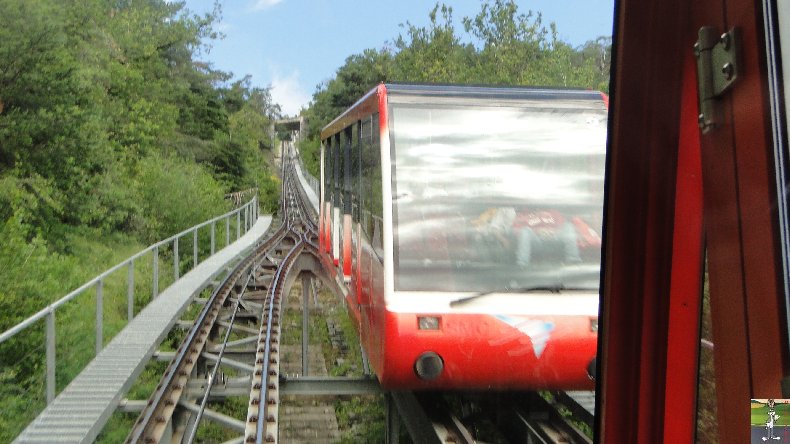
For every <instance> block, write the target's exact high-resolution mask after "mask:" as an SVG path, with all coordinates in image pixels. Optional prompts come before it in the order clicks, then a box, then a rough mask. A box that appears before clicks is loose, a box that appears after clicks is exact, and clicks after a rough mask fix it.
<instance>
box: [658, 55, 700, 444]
mask: <svg viewBox="0 0 790 444" xmlns="http://www.w3.org/2000/svg"><path fill="white" fill-rule="evenodd" d="M681 103H682V109H681V112H680V144H679V146H678V173H677V187H676V198H675V232H674V237H675V238H674V241H673V246H672V283H671V287H670V306H669V331H668V338H667V372H666V375H667V378H666V389H665V401H664V415H665V418H671V420H667V421H665V423H664V441H665V442H691V441H692V440H693V438H694V430H695V422H696V421H695V418H696V402H695V400H696V393H697V365H698V359H699V343H700V332H699V322H700V305H701V301H700V299H701V295H702V264H703V245H702V165H701V162H702V160H701V152H700V137H699V127H698V126H697V124H696V120H697V108H698V106H697V88H696V69H695V60H694V58H693V57H692V54H691V51H687V56H686V58H685V61H684V69H683V92H682V102H681Z"/></svg>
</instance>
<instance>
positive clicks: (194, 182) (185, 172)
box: [135, 154, 229, 243]
mask: <svg viewBox="0 0 790 444" xmlns="http://www.w3.org/2000/svg"><path fill="white" fill-rule="evenodd" d="M138 169H139V173H138V175H137V178H136V183H135V185H136V189H137V194H138V196H139V199H140V208H141V210H142V214H141V216H142V227H141V228H142V232H140V233H139V235H140V237H141V238H142V239H145V240H146V241H147V242H148V243H153V242H155V241H157V240H160V239H164V238H167V237H169V236H171V235H173V234H175V233H178V232H180V231H182V230H184V229H186V228H189V227H191V226H193V225H196V224H198V223H200V222H203V221H205V220H208V219H211V218H212V217H214V216H216V215H218V214H222V213H224V212H225V211H227V210H228V207H229V204H228V202H227V201H225V199H224V195H225V190H224V189H223V187H222V185H221V184H220V183H219V182H218V181H217V180H216V179H214V177H213V176H212V175H211V174H210V173H209V172H208V171H206V170H205V169H204V168H203V167H201V166H199V165H196V164H194V163H192V162H188V161H186V160H183V159H179V158H176V157H172V156H166V155H159V154H153V155H151V156H148V157H146V158H145V159H143V160H141V161H140V162H139V164H138Z"/></svg>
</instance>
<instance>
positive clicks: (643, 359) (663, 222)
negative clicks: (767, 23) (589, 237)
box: [596, 0, 788, 443]
mask: <svg viewBox="0 0 790 444" xmlns="http://www.w3.org/2000/svg"><path fill="white" fill-rule="evenodd" d="M615 10H616V14H615V16H616V19H615V58H614V63H613V83H612V97H611V100H612V107H611V119H610V142H609V143H610V146H609V162H608V175H609V176H608V178H607V203H606V240H605V246H604V263H605V268H604V280H603V287H602V289H603V290H602V304H601V306H602V314H601V318H602V327H601V335H600V356H601V357H602V359H601V373H600V374H601V378H600V380H599V387H598V403H599V405H598V413H599V414H598V416H597V421H598V427H597V428H596V437H597V438H598V439H600V440H601V441H603V442H610V443H621V442H665V441H666V442H669V441H672V442H675V441H676V440H681V442H682V441H691V440H692V439H693V436H694V435H693V431H694V429H693V427H694V422H693V420H692V421H689V420H688V419H689V418H688V415H689V412H691V413H692V414H693V411H694V410H693V407H694V405H695V399H696V375H695V372H696V368H695V367H690V366H689V365H690V362H691V363H693V362H694V360H695V358H694V359H691V360H689V359H686V360H685V361H682V360H681V361H679V360H678V356H681V357H682V356H686V357H688V354H692V355H693V356H696V353H697V347H698V344H699V342H698V341H699V337H698V333H697V334H696V335H695V337H693V338H689V335H690V334H691V333H690V331H689V328H688V327H689V326H688V324H687V323H688V320H689V319H690V318H693V317H695V316H698V311H697V310H698V305H697V307H696V308H692V307H690V306H688V304H693V303H694V302H695V300H696V301H697V304H698V303H699V302H698V301H699V292H698V291H695V290H693V287H694V286H693V285H691V284H693V280H689V279H688V278H689V276H685V280H684V277H683V276H681V275H680V274H678V272H679V271H680V270H686V271H688V270H689V267H694V266H696V267H699V264H700V263H701V260H702V257H701V249H695V248H694V246H693V245H692V246H691V247H689V245H688V244H686V243H684V242H681V241H680V240H681V239H683V238H684V236H688V238H690V239H692V240H693V239H700V238H701V236H700V234H701V233H700V232H699V228H698V225H696V224H697V222H696V221H699V220H701V219H700V217H702V218H703V219H704V221H705V225H704V234H705V237H706V240H707V252H708V265H709V270H710V271H709V280H710V292H711V313H712V319H713V336H714V343H715V351H714V356H715V363H716V364H715V365H716V384H717V404H718V422H719V430H720V440H721V442H747V440H748V439H749V438H748V436H749V426H748V424H749V410H748V405H749V404H748V402H749V399H750V398H752V397H760V398H766V397H777V398H778V397H781V391H780V380H781V377H782V376H783V375H784V374H786V373H787V369H788V365H787V362H788V359H787V341H786V339H785V337H786V334H785V331H786V327H785V325H784V319H783V313H784V302H783V301H784V295H783V293H782V291H781V288H782V287H781V285H780V282H781V274H780V273H781V272H780V269H781V268H780V267H779V264H780V261H779V249H778V245H779V238H778V229H777V223H776V221H777V220H778V219H777V217H776V213H775V211H776V210H775V208H776V205H775V202H776V193H775V189H774V188H775V187H774V172H773V154H772V146H771V143H770V141H771V139H770V134H771V133H770V131H769V130H770V126H769V125H770V120H769V113H768V109H769V108H768V99H767V97H768V91H767V81H766V75H765V55H764V54H765V53H764V45H763V44H762V36H763V30H762V15H761V14H762V11H761V9H760V4H759V3H757V2H748V1H745V0H702V1H695V2H688V1H682V0H668V1H662V0H656V1H645V0H622V1H620V2H619V3H618V4H617V6H616V8H615ZM702 26H715V27H717V28H718V29H720V30H722V31H724V30H726V29H729V28H730V27H738V28H739V29H740V31H741V35H742V38H743V45H742V47H743V51H742V59H741V67H742V70H741V74H740V78H739V80H738V83H737V84H736V86H735V87H734V88H733V90H732V91H731V92H730V93H728V95H726V96H725V97H724V98H723V99H722V100H721V103H720V106H721V107H722V111H723V112H722V115H723V124H722V125H721V126H720V127H719V128H717V129H715V130H713V131H712V132H710V133H709V134H706V135H702V136H699V135H698V137H699V139H698V140H699V142H700V145H699V146H700V147H701V164H700V165H701V170H702V182H703V184H704V193H703V194H702V198H703V199H702V201H701V202H702V203H703V204H704V205H703V211H702V212H701V213H700V212H699V210H698V209H697V213H696V214H678V213H676V211H677V212H681V211H683V212H685V211H693V210H694V208H695V205H696V206H697V207H696V208H699V203H700V199H699V197H700V196H699V188H696V187H698V180H697V182H694V181H693V180H692V184H689V183H688V181H689V180H690V178H689V177H688V174H689V170H688V169H687V168H688V167H689V164H688V162H689V161H690V160H689V159H691V161H693V153H694V150H695V146H696V143H697V142H696V140H697V138H696V137H695V136H694V135H693V134H690V133H689V131H688V128H689V125H694V122H695V121H696V119H694V113H690V112H689V110H688V106H689V105H688V103H689V96H690V94H689V91H690V90H691V89H690V88H689V85H688V83H689V82H690V81H692V80H694V81H695V78H694V76H692V75H690V72H689V71H690V69H691V68H693V63H689V60H690V54H691V51H692V45H693V43H694V41H696V39H697V29H699V28H700V27H702ZM695 83H696V82H695ZM682 110H686V111H685V112H683V111H682ZM689 119H694V122H689ZM697 152H699V151H697ZM687 155H691V157H692V158H687V157H686V156H687ZM691 168H692V169H693V165H692V166H691ZM691 174H692V175H693V171H692V172H691ZM695 184H696V185H695ZM676 187H677V193H676ZM694 190H697V191H694ZM695 193H696V195H695ZM687 220H691V223H689V222H687ZM695 233H696V234H695ZM695 251H696V252H697V254H695ZM695 264H696V265H695ZM693 274H694V272H693V271H692V272H690V273H689V275H690V276H691V277H693ZM697 279H699V277H697ZM683 282H685V283H684V284H682V285H680V284H681V283H683ZM689 282H691V284H689ZM698 282H699V280H698ZM690 285H691V286H690ZM697 288H699V287H698V286H697ZM690 292H691V293H690ZM684 304H685V305H684ZM684 323H685V324H684ZM691 330H694V329H691ZM684 352H685V354H684ZM680 416H683V418H679V417H680ZM678 419H682V420H678Z"/></svg>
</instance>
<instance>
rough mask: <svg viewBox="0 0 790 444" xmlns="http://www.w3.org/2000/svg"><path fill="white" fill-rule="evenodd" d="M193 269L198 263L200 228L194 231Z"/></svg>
mask: <svg viewBox="0 0 790 444" xmlns="http://www.w3.org/2000/svg"><path fill="white" fill-rule="evenodd" d="M192 258H193V259H192V269H193V270H194V269H195V267H197V265H198V229H197V227H196V228H195V231H193V232H192Z"/></svg>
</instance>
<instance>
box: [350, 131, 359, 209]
mask: <svg viewBox="0 0 790 444" xmlns="http://www.w3.org/2000/svg"><path fill="white" fill-rule="evenodd" d="M359 179H360V178H359V121H357V122H354V124H353V125H352V126H351V184H350V186H351V217H352V219H353V221H354V222H359V191H360V188H359Z"/></svg>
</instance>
